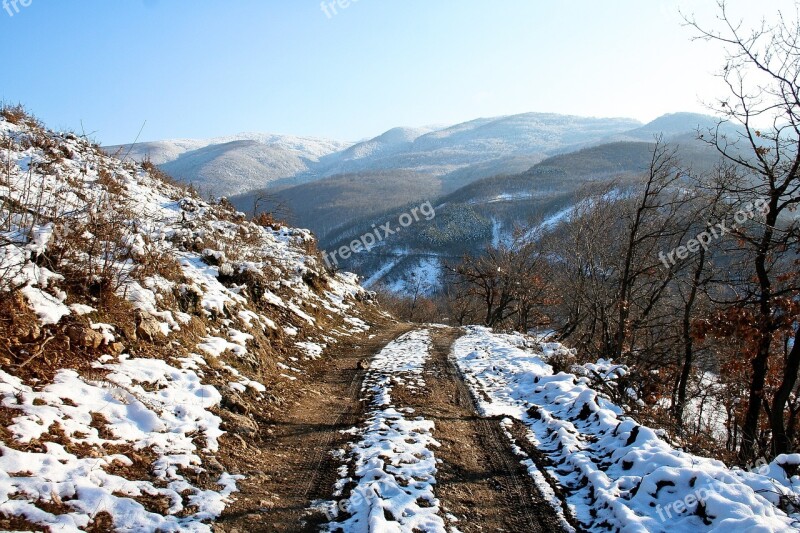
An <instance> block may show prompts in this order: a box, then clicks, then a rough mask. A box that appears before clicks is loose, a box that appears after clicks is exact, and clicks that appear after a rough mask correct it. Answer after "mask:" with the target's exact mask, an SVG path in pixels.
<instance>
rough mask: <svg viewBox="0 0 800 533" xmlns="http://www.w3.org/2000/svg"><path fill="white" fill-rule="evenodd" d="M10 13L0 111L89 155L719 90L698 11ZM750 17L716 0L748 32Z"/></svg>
mask: <svg viewBox="0 0 800 533" xmlns="http://www.w3.org/2000/svg"><path fill="white" fill-rule="evenodd" d="M6 1H7V2H10V1H11V0H6ZM17 1H18V2H26V3H30V5H28V6H27V7H24V6H22V5H21V4H20V3H18V4H17V6H18V8H19V11H18V12H16V11H15V10H14V8H13V6H9V10H10V11H11V12H12V13H13V16H11V15H9V14H8V12H7V11H6V10H2V11H0V45H2V50H3V60H2V75H1V76H2V81H1V82H0V98H2V99H3V100H4V101H5V102H7V103H16V102H22V103H24V104H25V105H26V106H28V108H29V109H30V110H31V111H33V112H34V113H35V114H36V115H37V116H39V117H40V118H41V119H43V120H44V121H45V122H46V123H47V124H48V125H49V126H51V127H54V128H68V129H77V130H80V128H81V121H82V122H83V126H84V128H85V130H86V131H87V133H88V132H96V133H95V137H96V138H97V139H98V140H100V141H101V142H103V143H106V144H114V143H123V142H131V141H133V139H134V137H135V136H136V134H137V132H138V130H139V128H140V127H141V125H142V123H143V122H144V121H145V120H146V121H147V125H146V127H145V129H144V132H143V134H142V137H141V139H140V140H155V139H163V138H203V137H213V136H218V135H225V134H233V133H237V132H242V131H261V132H274V133H288V134H297V135H311V136H320V137H331V138H336V139H341V140H359V139H362V138H365V137H371V136H374V135H377V134H379V133H381V132H382V131H384V130H386V129H388V128H390V127H393V126H398V125H405V126H419V125H425V124H444V123H456V122H460V121H464V120H468V119H471V118H476V117H480V116H495V115H504V114H512V113H521V112H527V111H551V112H558V113H571V114H578V115H588V116H628V117H633V118H637V119H640V120H642V121H647V120H651V119H653V118H655V117H657V116H659V115H661V114H663V113H667V112H673V111H702V110H703V106H702V104H701V103H700V101H701V100H702V99H706V100H710V99H712V98H713V96H714V95H715V94H721V88H720V86H719V85H718V84H717V82H715V81H714V79H713V77H712V76H711V74H712V73H713V72H715V71H716V70H718V68H719V67H720V65H721V57H720V55H719V52H718V51H716V50H712V49H711V47H710V45H708V44H704V43H696V42H695V43H692V42H690V37H691V35H692V33H691V32H690V31H689V30H688V29H686V28H682V27H681V25H680V18H679V16H678V8H679V4H682V9H684V10H685V11H687V12H693V11H694V12H697V14H698V15H699V16H700V17H701V18H703V19H704V20H708V21H712V18H711V17H712V16H713V10H712V9H711V8H712V7H713V5H714V2H713V1H712V0H695V1H693V2H691V1H689V0H615V1H597V0H570V1H555V0H547V1H541V0H497V1H489V0H438V1H437V0H358V1H357V2H354V1H353V0H351V5H350V6H349V7H347V8H346V9H341V8H337V11H338V13H337V14H335V15H334V14H333V13H332V11H333V10H332V9H330V8H329V9H328V12H329V14H330V15H331V16H330V17H329V16H327V15H326V14H325V13H324V12H323V10H322V9H321V6H320V1H319V0H280V1H279V0H225V1H219V0H218V1H211V0H192V1H188V0H183V1H181V0H113V1H109V0H80V1H69V2H65V1H56V0H17ZM326 3H327V2H326ZM754 3H755V2H752V1H751V0H748V1H745V0H737V1H734V2H732V4H733V7H734V8H735V9H734V12H736V13H740V14H742V15H745V16H746V17H748V18H749V19H752V18H753V17H755V16H757V15H756V13H753V12H752V11H751V10H752V9H756V8H754V7H746V6H748V4H754ZM765 3H767V4H770V5H769V6H767V7H765V8H761V9H762V11H764V12H768V11H774V10H775V9H776V8H777V6H778V5H783V6H785V5H786V4H787V2H777V1H775V2H765Z"/></svg>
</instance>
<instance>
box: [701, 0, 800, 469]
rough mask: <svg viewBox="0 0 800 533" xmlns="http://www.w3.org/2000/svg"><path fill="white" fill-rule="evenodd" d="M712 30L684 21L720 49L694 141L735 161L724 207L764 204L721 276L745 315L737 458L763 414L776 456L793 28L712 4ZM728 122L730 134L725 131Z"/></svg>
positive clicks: (791, 237)
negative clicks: (704, 124)
mask: <svg viewBox="0 0 800 533" xmlns="http://www.w3.org/2000/svg"><path fill="white" fill-rule="evenodd" d="M719 12H720V14H719V21H720V23H719V26H720V29H714V30H710V29H706V28H704V27H703V26H702V25H700V24H699V23H698V22H696V21H695V20H694V19H693V18H687V23H688V24H689V25H690V26H691V27H693V28H694V29H695V30H696V31H697V32H698V38H700V39H704V40H708V41H713V42H717V43H721V44H722V45H724V47H725V49H726V54H727V55H726V58H725V65H724V67H723V70H722V74H721V78H722V79H723V80H724V82H725V84H726V86H727V89H728V95H727V96H726V97H725V98H723V99H720V100H719V101H718V102H717V103H716V104H714V105H713V108H714V110H715V111H716V112H717V113H718V114H719V115H720V116H722V117H723V118H722V120H721V121H720V123H719V125H718V127H717V128H715V129H714V130H712V131H710V132H708V134H707V135H702V136H701V139H703V140H705V141H706V142H707V143H709V144H710V145H712V146H714V147H715V148H716V149H717V150H718V151H719V153H720V154H721V155H722V157H724V158H725V159H727V160H728V161H730V162H732V163H733V164H735V165H736V167H737V168H738V169H739V170H740V172H741V175H742V179H741V180H739V181H738V182H735V183H734V182H728V183H726V184H724V186H723V187H724V192H725V195H726V197H727V198H728V199H729V201H730V202H731V203H732V204H736V205H739V206H746V205H747V204H752V203H753V202H755V201H759V200H763V201H764V202H765V206H766V209H767V213H766V216H765V217H764V220H763V221H761V222H760V223H750V224H746V225H741V226H740V227H739V228H738V229H737V231H736V237H737V239H738V242H739V244H740V245H741V247H742V248H743V253H741V257H740V261H741V267H742V268H741V269H740V270H739V271H738V273H739V274H740V276H738V277H736V278H733V279H729V280H727V281H728V282H729V283H730V284H731V285H732V286H734V287H735V289H736V292H735V294H734V295H733V296H732V297H731V298H728V299H727V300H726V301H725V302H724V304H725V305H727V306H728V307H730V308H732V309H736V310H739V311H740V312H742V313H746V314H748V316H751V317H752V320H753V323H754V328H753V329H754V331H753V333H754V341H753V343H752V352H751V365H752V370H751V372H752V373H751V378H750V387H749V399H748V402H747V410H746V414H745V418H744V423H743V427H742V433H743V435H742V447H741V454H740V455H741V459H742V460H748V459H751V458H752V457H754V456H755V455H756V454H757V453H758V450H757V449H756V448H757V443H758V440H759V422H760V419H761V415H762V412H764V411H767V414H768V418H769V424H770V428H771V432H772V436H771V442H772V446H771V451H772V453H774V454H779V453H785V452H787V451H788V450H789V448H790V446H791V442H790V439H789V438H788V435H787V429H786V423H785V412H786V408H787V403H788V402H789V399H790V396H791V394H792V392H793V391H794V390H795V387H796V384H797V377H798V368H799V367H800V351H798V350H794V349H793V350H791V351H790V353H788V354H787V356H786V357H785V359H784V361H783V367H782V369H781V372H780V375H779V376H778V379H779V381H780V385H779V386H778V388H777V390H775V391H774V393H773V394H772V395H771V397H770V394H769V392H770V391H768V390H767V378H768V375H769V372H770V364H771V359H772V358H773V356H774V355H775V353H776V346H775V345H774V344H775V339H776V335H777V334H778V333H779V331H781V330H782V329H784V330H786V329H787V327H788V329H790V330H791V329H792V328H793V327H794V323H795V322H796V314H794V315H793V316H787V314H792V313H794V311H793V310H792V309H791V305H790V306H787V305H786V302H787V301H789V302H790V301H792V300H793V299H794V298H796V297H797V294H798V286H797V280H796V278H793V279H789V280H787V279H785V278H784V275H785V274H786V273H787V269H791V268H794V265H791V263H792V261H791V260H790V259H789V258H788V256H787V251H788V250H790V249H792V248H793V247H796V244H797V235H798V233H797V223H796V219H795V218H794V217H793V216H791V215H790V212H791V211H793V210H794V209H795V207H796V205H797V204H798V203H800V176H799V175H798V172H800V79H799V78H798V76H800V24H798V20H797V18H796V16H795V18H794V19H792V20H790V19H787V18H785V17H784V15H783V14H782V13H779V14H778V18H777V22H776V23H775V24H772V25H768V24H766V23H762V24H761V25H760V26H759V27H757V28H755V29H747V28H745V26H744V25H743V23H742V22H737V21H736V20H735V19H733V18H732V16H731V15H730V13H729V10H728V8H727V6H726V4H725V2H720V3H719ZM727 126H734V127H735V131H736V133H728V132H727V131H728V130H726V127H727Z"/></svg>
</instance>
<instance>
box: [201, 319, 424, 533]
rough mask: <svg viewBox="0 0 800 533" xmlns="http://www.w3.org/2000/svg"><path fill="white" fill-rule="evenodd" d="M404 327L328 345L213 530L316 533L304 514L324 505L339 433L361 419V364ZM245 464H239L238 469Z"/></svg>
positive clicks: (314, 522) (313, 520)
mask: <svg viewBox="0 0 800 533" xmlns="http://www.w3.org/2000/svg"><path fill="white" fill-rule="evenodd" d="M410 329H411V326H408V325H403V324H398V325H390V326H387V327H386V328H384V329H382V330H380V331H379V332H377V334H376V335H375V336H374V337H373V338H371V339H362V340H361V341H360V342H347V343H345V342H343V343H341V344H338V345H335V346H333V347H332V348H331V349H330V351H329V352H328V353H327V354H326V356H325V358H324V359H323V360H322V361H320V362H319V363H320V364H318V365H316V368H315V369H314V370H312V371H311V372H310V373H309V374H310V375H309V376H308V379H304V380H303V381H302V382H298V387H301V389H300V394H299V395H298V397H297V401H296V403H295V404H294V405H292V406H290V407H288V408H287V409H286V410H285V411H284V412H283V413H282V414H279V415H278V416H279V418H276V419H275V420H272V421H271V424H270V425H269V427H268V428H267V431H268V432H269V433H270V436H269V438H268V439H266V440H265V442H264V443H263V446H262V447H261V449H260V450H259V453H258V454H257V456H256V454H253V457H252V462H253V464H251V465H249V466H252V467H253V470H254V471H255V472H260V473H256V475H253V470H251V472H250V476H249V477H248V478H247V479H245V480H243V481H242V482H240V483H239V486H240V489H241V492H239V493H237V494H236V495H235V497H236V502H235V503H234V504H233V505H232V506H230V507H229V508H228V509H226V511H225V513H224V514H223V516H222V517H221V518H220V519H219V520H218V521H217V522H216V523H215V524H214V529H215V531H225V532H229V533H254V532H261V531H264V532H292V533H295V532H302V531H316V530H317V529H318V527H319V524H320V523H321V522H322V521H323V518H324V517H323V516H321V515H314V514H310V513H309V511H308V508H309V504H310V502H312V501H314V500H317V499H325V500H327V499H330V497H331V491H332V489H333V485H334V483H335V482H336V480H337V478H338V475H337V468H338V467H339V466H340V464H341V463H340V462H339V461H338V460H337V459H336V458H335V457H334V456H333V455H332V454H331V452H333V451H335V450H339V449H344V448H345V447H346V444H347V442H348V440H349V438H350V437H348V436H347V435H343V434H342V433H341V430H344V429H350V428H351V427H353V426H356V425H358V424H359V423H360V422H361V419H362V418H363V416H364V404H363V402H362V401H361V384H362V382H363V379H364V370H363V369H362V368H361V367H362V366H364V365H361V364H360V363H361V362H362V361H368V360H369V359H371V358H372V357H373V356H374V355H375V354H376V353H378V352H379V351H380V350H381V349H382V348H383V347H384V346H385V345H386V344H388V343H389V342H391V341H392V340H394V339H395V338H397V337H398V336H399V335H402V334H403V333H405V332H406V331H408V330H410ZM247 459H248V458H246V457H245V458H243V460H244V461H245V462H246V461H247Z"/></svg>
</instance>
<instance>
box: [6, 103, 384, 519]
mask: <svg viewBox="0 0 800 533" xmlns="http://www.w3.org/2000/svg"><path fill="white" fill-rule="evenodd" d="M0 143H2V147H3V150H2V151H1V152H0V163H1V164H0V167H1V168H2V170H1V171H0V202H1V203H0V207H1V209H0V302H2V303H3V309H2V310H0V312H2V313H4V314H3V317H4V318H3V321H0V328H3V329H2V330H0V337H2V338H3V342H2V344H3V346H4V348H5V350H4V352H5V353H6V354H7V355H3V357H2V358H0V363H2V370H0V415H2V420H3V426H2V427H0V452H1V454H0V502H2V503H0V518H4V519H6V520H11V522H9V523H11V524H14V527H15V528H20V529H27V528H29V527H31V528H38V529H42V528H48V529H49V530H51V531H79V530H83V529H86V528H87V527H91V528H93V530H95V531H101V530H105V531H110V530H114V529H116V530H120V531H155V530H158V531H210V528H209V526H208V525H207V522H208V520H210V519H213V518H214V517H216V516H218V515H219V514H220V513H221V512H222V511H223V509H224V508H225V506H226V505H227V504H228V503H230V501H231V498H234V497H235V492H236V484H237V481H238V480H240V479H241V476H240V475H235V474H233V473H231V472H229V471H227V470H226V468H225V467H224V466H223V465H222V464H221V462H220V460H218V459H217V456H221V455H222V454H224V452H225V450H224V449H223V448H222V446H221V445H220V439H223V438H225V435H226V431H225V430H226V427H228V424H229V422H230V420H229V419H230V417H235V416H236V415H234V414H232V413H231V412H229V411H228V410H227V408H225V409H223V406H224V405H231V404H234V405H242V404H252V405H257V406H263V405H267V404H269V403H270V402H271V401H273V400H274V396H272V394H271V389H270V387H271V384H273V383H279V382H280V381H281V380H283V381H285V382H288V381H289V380H291V379H294V378H293V377H292V376H291V375H289V374H288V373H287V372H290V371H287V372H282V370H281V369H282V368H284V367H286V368H288V365H286V363H288V362H289V361H290V359H291V361H292V365H293V370H291V371H295V372H301V371H302V368H296V367H298V366H299V367H302V365H303V364H304V361H305V360H310V359H313V358H316V357H319V356H320V354H321V352H322V350H323V348H324V347H325V346H326V345H329V344H332V343H336V342H337V340H338V339H340V338H343V337H346V336H349V335H352V334H354V333H357V332H360V331H364V330H365V329H368V328H369V326H367V325H366V324H365V323H364V322H363V321H362V320H361V319H360V318H359V313H360V310H361V309H363V308H364V304H362V303H360V302H361V301H366V300H368V299H369V296H368V295H367V294H366V293H365V292H364V291H363V289H361V288H360V287H359V286H358V285H357V283H356V279H355V277H354V276H352V275H347V274H339V275H336V276H335V277H331V276H330V275H329V274H327V273H326V272H325V270H324V269H323V268H322V265H321V262H320V261H319V260H318V259H317V258H316V257H315V256H314V255H310V251H312V250H313V245H314V244H313V238H312V237H311V235H310V234H309V233H308V232H307V231H304V230H295V229H289V228H285V227H263V226H259V225H256V224H254V223H251V222H246V221H245V220H244V217H243V215H241V214H239V213H236V212H234V211H233V210H232V209H230V208H229V207H227V206H225V205H212V204H209V203H207V202H204V201H202V200H200V199H199V198H198V197H196V196H192V195H191V194H189V193H188V192H187V191H186V190H185V189H182V188H177V187H175V186H172V185H169V184H167V183H165V182H164V181H162V180H161V179H160V178H159V177H158V176H156V175H154V174H153V172H152V171H151V170H150V167H143V166H141V165H139V164H135V163H133V162H131V161H127V162H124V163H123V162H121V161H119V160H116V159H113V158H110V157H107V156H106V155H105V154H104V153H103V152H101V151H100V150H99V149H98V148H97V147H95V146H93V145H91V144H90V143H89V142H87V141H86V140H84V139H81V138H79V137H77V136H75V135H73V134H59V133H54V132H51V131H47V130H45V129H44V128H43V127H41V126H40V125H38V123H36V122H35V121H34V120H33V119H31V118H29V117H26V116H23V115H21V114H19V113H10V112H4V113H3V114H2V116H0ZM7 307H8V309H7ZM282 361H285V362H282ZM281 365H283V366H281ZM233 420H234V423H235V419H233Z"/></svg>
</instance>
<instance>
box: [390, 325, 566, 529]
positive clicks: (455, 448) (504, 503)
mask: <svg viewBox="0 0 800 533" xmlns="http://www.w3.org/2000/svg"><path fill="white" fill-rule="evenodd" d="M432 333H433V350H432V353H431V357H430V359H429V360H428V364H427V365H426V369H425V382H426V387H425V388H426V393H425V394H422V395H413V394H408V395H403V396H404V397H403V398H402V399H401V398H396V399H397V401H398V403H400V404H403V405H409V406H411V407H414V408H415V409H416V411H417V414H418V415H420V416H423V417H425V418H427V419H429V420H433V421H434V423H435V424H436V431H435V433H434V437H435V438H436V439H437V440H438V441H439V442H440V443H441V444H442V446H441V447H440V448H438V449H436V451H435V453H436V456H437V458H438V459H441V461H442V463H441V464H440V469H439V472H438V474H437V486H436V494H437V497H438V498H439V499H440V500H441V502H442V506H443V509H444V510H445V513H446V514H449V515H455V516H456V517H457V518H458V522H455V523H452V524H451V525H454V526H456V527H457V528H458V529H459V530H460V531H462V532H463V533H470V532H473V531H483V532H485V531H508V532H521V531H526V532H535V531H550V532H554V531H561V530H562V528H561V526H560V523H559V520H558V518H557V516H556V515H555V512H554V511H553V508H552V507H551V506H550V504H549V503H548V502H547V501H545V500H544V498H543V497H542V496H541V494H540V493H539V491H538V490H537V489H536V486H535V484H534V483H533V481H532V479H531V478H530V476H529V475H528V473H527V470H526V469H525V467H524V466H522V465H521V464H520V461H519V458H517V457H516V456H515V455H514V452H513V450H512V448H511V443H510V442H509V439H508V438H507V437H506V435H505V433H504V431H503V429H502V427H501V426H500V421H499V420H497V419H491V418H482V417H480V416H478V414H477V410H476V408H475V403H474V401H473V399H472V396H471V394H470V391H469V389H468V387H467V385H466V384H465V383H464V381H463V380H462V378H461V375H460V373H459V372H458V370H457V369H456V367H455V363H454V362H453V361H452V360H451V359H450V357H449V355H450V348H451V345H452V343H453V342H454V340H455V339H456V338H457V337H458V335H459V333H460V332H459V330H454V329H434V330H432ZM448 521H449V518H448Z"/></svg>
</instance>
